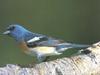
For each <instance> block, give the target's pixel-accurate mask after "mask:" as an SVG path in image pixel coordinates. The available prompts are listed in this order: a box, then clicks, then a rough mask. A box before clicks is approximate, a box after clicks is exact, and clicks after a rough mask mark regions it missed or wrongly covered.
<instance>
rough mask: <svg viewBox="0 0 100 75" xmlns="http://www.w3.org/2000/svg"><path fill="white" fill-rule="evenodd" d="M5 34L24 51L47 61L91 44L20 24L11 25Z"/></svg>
mask: <svg viewBox="0 0 100 75" xmlns="http://www.w3.org/2000/svg"><path fill="white" fill-rule="evenodd" d="M3 35H8V36H10V37H12V38H14V39H15V40H16V42H17V44H18V46H19V47H20V48H21V49H22V51H23V52H24V53H26V54H28V55H30V56H33V57H36V58H37V61H38V62H45V61H46V60H47V59H48V57H50V56H53V55H61V54H63V52H64V51H65V50H68V49H71V48H86V47H89V46H90V45H84V44H74V43H69V42H65V41H64V40H61V39H57V38H53V37H50V36H47V35H44V34H40V33H34V32H32V31H30V30H28V29H27V28H25V27H24V26H22V25H19V24H11V25H9V26H8V27H7V28H6V31H5V32H3Z"/></svg>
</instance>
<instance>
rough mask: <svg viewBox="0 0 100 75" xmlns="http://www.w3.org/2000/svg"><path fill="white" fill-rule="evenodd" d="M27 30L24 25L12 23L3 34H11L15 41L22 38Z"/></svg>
mask: <svg viewBox="0 0 100 75" xmlns="http://www.w3.org/2000/svg"><path fill="white" fill-rule="evenodd" d="M28 32H29V31H28V30H27V29H25V28H24V27H22V26H20V25H17V24H14V25H10V26H8V27H7V30H6V31H5V32H4V33H3V34H5V35H9V36H12V37H14V38H15V39H16V40H17V41H19V40H23V39H24V35H25V34H26V33H28Z"/></svg>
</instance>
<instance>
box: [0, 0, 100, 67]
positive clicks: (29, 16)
mask: <svg viewBox="0 0 100 75" xmlns="http://www.w3.org/2000/svg"><path fill="white" fill-rule="evenodd" d="M99 20H100V1H99V0H0V33H2V32H3V31H5V28H6V27H7V26H8V25H9V24H22V25H23V26H24V27H26V28H28V29H30V30H31V31H33V32H37V33H42V34H46V35H48V36H53V37H57V38H61V39H63V40H65V41H69V42H74V43H82V44H92V43H95V42H97V41H99V40H100V39H99V38H100V35H99V31H100V29H99V28H100V21H99ZM0 37H1V38H0V44H1V46H0V64H1V65H3V64H7V63H15V64H29V63H31V62H33V61H34V58H33V57H31V56H28V55H26V54H24V53H22V52H21V49H20V48H18V46H17V44H16V42H15V41H14V40H13V39H12V38H10V37H7V36H2V35H0ZM72 53H74V52H73V51H72V50H71V51H68V52H66V53H64V55H65V56H66V55H70V54H72ZM54 57H55V56H54Z"/></svg>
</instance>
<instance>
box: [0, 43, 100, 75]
mask: <svg viewBox="0 0 100 75" xmlns="http://www.w3.org/2000/svg"><path fill="white" fill-rule="evenodd" d="M85 50H89V51H90V53H88V54H80V55H77V56H72V57H69V58H67V57H66V58H62V59H57V60H53V61H49V62H43V63H40V64H36V65H34V67H32V68H31V67H30V68H28V67H26V68H22V67H20V66H18V65H13V64H7V65H6V66H5V67H1V68H0V75H100V42H98V43H96V44H93V45H92V46H91V47H89V48H87V49H84V50H83V51H85Z"/></svg>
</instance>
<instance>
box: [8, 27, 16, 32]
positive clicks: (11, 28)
mask: <svg viewBox="0 0 100 75" xmlns="http://www.w3.org/2000/svg"><path fill="white" fill-rule="evenodd" d="M14 29H15V26H10V27H8V28H7V30H10V31H12V30H14Z"/></svg>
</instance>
